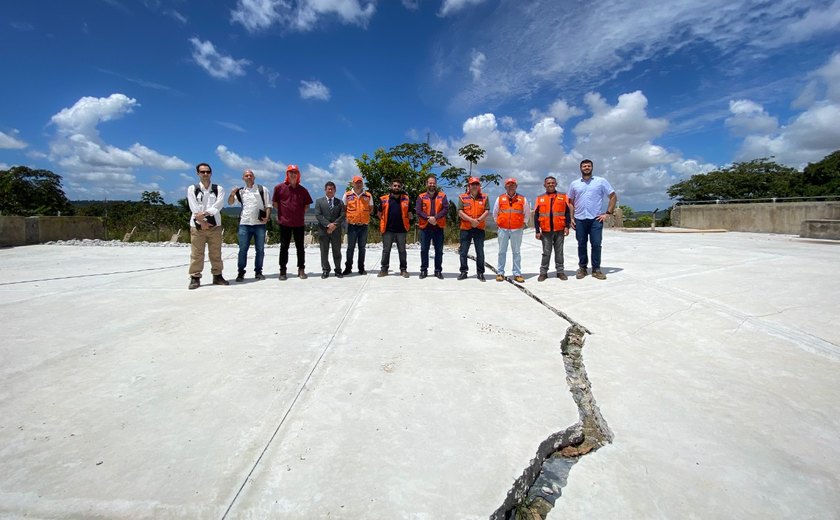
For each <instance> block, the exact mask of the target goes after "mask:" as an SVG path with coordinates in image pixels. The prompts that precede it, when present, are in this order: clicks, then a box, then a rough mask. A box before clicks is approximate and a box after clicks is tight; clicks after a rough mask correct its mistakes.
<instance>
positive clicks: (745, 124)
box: [726, 99, 779, 136]
mask: <svg viewBox="0 0 840 520" xmlns="http://www.w3.org/2000/svg"><path fill="white" fill-rule="evenodd" d="M729 112H730V113H731V114H732V116H731V117H729V118H727V119H726V126H728V127H729V129H730V131H731V132H732V133H734V134H735V135H742V136H746V135H749V134H752V133H756V132H762V133H771V132H774V131H776V129H777V128H778V127H779V121H778V120H777V119H776V118H775V117H771V116H770V114H768V113H767V111H766V110H764V107H762V106H761V105H759V104H758V103H755V102H753V101H750V100H749V99H738V100H735V101H730V102H729Z"/></svg>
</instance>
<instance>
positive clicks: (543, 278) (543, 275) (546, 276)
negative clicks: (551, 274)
mask: <svg viewBox="0 0 840 520" xmlns="http://www.w3.org/2000/svg"><path fill="white" fill-rule="evenodd" d="M546 278H548V275H547V274H545V273H540V275H539V276H538V277H537V281H538V282H544V281H545V279H546Z"/></svg>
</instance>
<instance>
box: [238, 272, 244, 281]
mask: <svg viewBox="0 0 840 520" xmlns="http://www.w3.org/2000/svg"><path fill="white" fill-rule="evenodd" d="M236 281H237V282H244V281H245V273H239V274H238V275H236Z"/></svg>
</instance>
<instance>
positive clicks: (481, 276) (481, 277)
mask: <svg viewBox="0 0 840 520" xmlns="http://www.w3.org/2000/svg"><path fill="white" fill-rule="evenodd" d="M475 277H476V278H478V279H479V280H481V281H482V282H486V281H487V280H485V279H484V275H483V274H482V273H478V274H477V275H475Z"/></svg>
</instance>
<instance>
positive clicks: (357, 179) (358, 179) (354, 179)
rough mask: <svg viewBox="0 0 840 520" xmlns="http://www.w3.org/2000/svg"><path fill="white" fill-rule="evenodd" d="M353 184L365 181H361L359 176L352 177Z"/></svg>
mask: <svg viewBox="0 0 840 520" xmlns="http://www.w3.org/2000/svg"><path fill="white" fill-rule="evenodd" d="M353 182H365V180H364V179H362V177H361V176H359V175H356V176H354V177H353Z"/></svg>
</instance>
